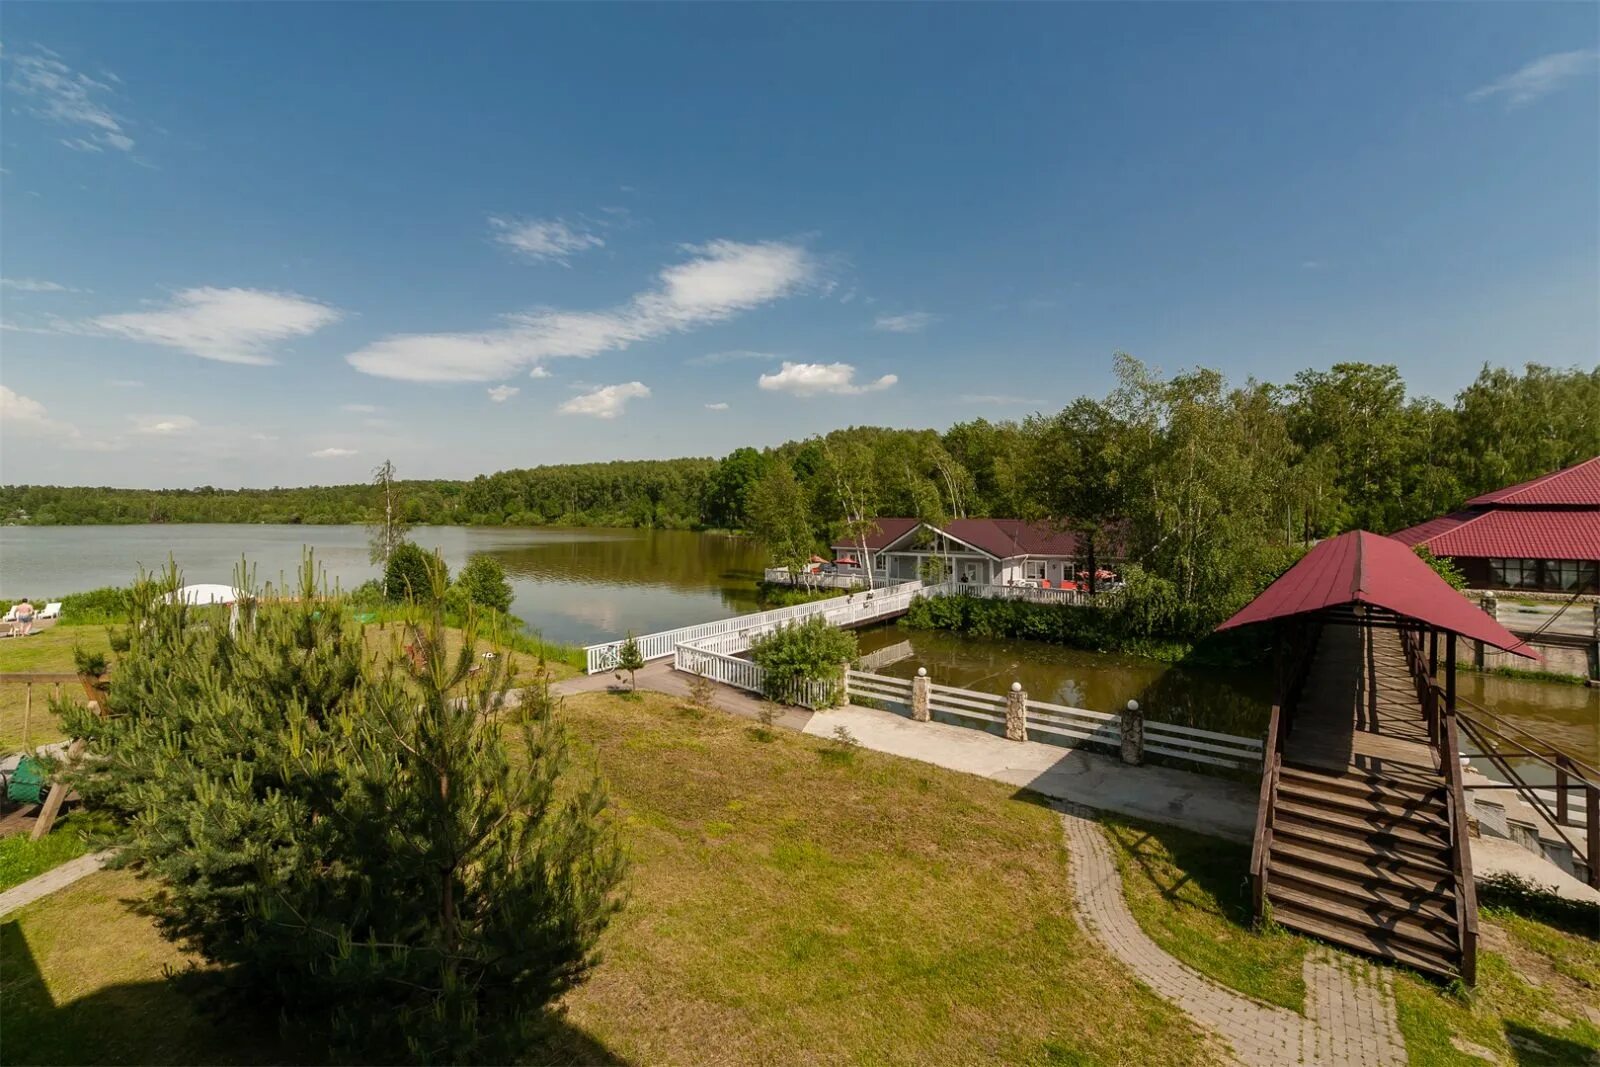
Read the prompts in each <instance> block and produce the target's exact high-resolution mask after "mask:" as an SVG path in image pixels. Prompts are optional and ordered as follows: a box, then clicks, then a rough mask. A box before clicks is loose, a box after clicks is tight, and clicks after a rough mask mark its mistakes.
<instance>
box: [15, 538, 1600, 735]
mask: <svg viewBox="0 0 1600 1067" xmlns="http://www.w3.org/2000/svg"><path fill="white" fill-rule="evenodd" d="M412 537H413V539H414V540H415V541H416V542H417V543H418V544H419V545H422V546H423V547H424V548H430V549H431V548H435V547H436V548H438V549H440V550H441V551H442V552H443V554H444V558H445V561H446V562H447V563H448V564H449V566H450V569H451V572H452V573H454V572H456V571H458V570H459V569H460V568H461V566H462V564H464V563H465V562H466V561H467V559H468V558H470V557H471V556H473V555H476V554H479V553H482V554H485V555H489V556H492V557H493V558H495V559H496V560H498V561H499V562H500V564H501V566H503V567H504V568H505V569H506V574H507V576H508V577H509V578H510V579H511V584H512V589H513V591H514V596H515V599H514V601H513V603H512V608H511V610H512V612H513V613H514V614H516V615H517V616H518V617H520V618H522V619H523V620H525V621H526V622H527V623H528V624H529V625H530V626H531V627H533V628H535V629H537V630H539V631H540V632H541V633H543V634H544V636H545V637H546V638H547V639H549V640H551V641H560V642H563V643H567V644H576V645H586V644H595V643H597V642H600V641H609V640H614V639H616V638H618V637H621V636H623V635H624V634H625V633H627V632H628V631H629V630H632V631H633V632H634V633H636V634H646V633H653V632H655V631H658V630H667V629H671V628H673V627H676V626H685V625H688V624H690V623H696V622H705V621H708V620H711V619H720V618H727V617H729V616H732V615H738V614H742V613H744V612H748V611H755V610H758V608H759V607H760V605H759V603H758V602H757V598H756V582H757V581H758V580H759V579H760V577H761V568H762V566H763V565H764V564H765V562H766V553H765V552H764V551H763V550H762V548H761V547H760V546H759V545H756V544H755V543H754V542H752V541H750V540H749V539H747V538H742V537H733V536H729V535H726V534H709V533H691V532H687V531H680V530H608V529H555V528H549V527H540V528H507V527H457V526H424V527H418V528H417V529H416V530H414V531H412ZM303 546H309V547H311V548H312V549H314V550H315V551H316V555H317V560H318V562H319V563H320V565H321V566H322V567H324V568H325V569H326V572H327V575H328V578H329V580H330V581H338V582H339V583H340V584H341V585H342V586H343V587H345V588H347V589H348V588H350V587H352V586H354V585H357V584H359V583H361V582H364V581H366V580H367V579H369V578H374V577H377V575H378V568H376V567H374V566H372V565H371V564H369V563H368V562H367V535H366V531H365V529H363V528H362V527H359V526H204V525H164V526H0V598H6V599H14V598H16V597H20V596H29V597H33V598H35V599H36V600H40V601H42V600H43V599H44V598H46V597H54V598H59V597H60V596H61V595H62V594H65V593H73V592H82V591H83V590H86V589H94V588H97V587H99V586H105V585H126V584H127V583H128V582H129V581H130V580H132V578H133V577H134V574H135V573H136V571H137V569H138V567H139V566H140V565H141V564H142V565H143V566H145V567H147V568H156V567H160V566H162V565H164V564H165V563H166V560H167V557H168V555H169V554H170V555H171V556H172V557H173V558H174V559H176V560H177V562H178V564H179V565H180V566H181V567H182V568H183V571H184V578H185V580H186V581H189V582H221V583H227V582H230V581H231V580H232V575H233V567H234V565H235V564H236V563H237V562H238V560H239V557H240V556H241V555H243V556H245V557H247V558H248V559H249V560H250V561H251V562H253V563H255V564H256V565H257V568H258V569H257V577H258V578H259V579H260V580H263V581H265V580H272V581H274V582H276V581H278V580H279V578H280V576H281V575H285V574H290V573H292V572H293V570H294V568H295V567H297V566H298V565H299V562H300V554H301V550H302V547H303ZM900 642H910V646H911V648H910V651H911V653H912V654H911V656H910V657H909V658H906V659H902V660H900V661H899V662H897V663H895V664H893V665H892V666H890V667H887V668H884V669H885V671H886V672H887V673H891V674H899V675H901V676H905V677H909V676H910V675H911V674H913V673H915V670H916V668H917V667H918V666H926V667H927V668H928V673H929V674H930V675H931V676H932V677H933V678H934V679H935V680H936V681H938V682H941V683H943V684H945V685H957V686H963V687H965V688H970V689H979V690H984V691H987V692H993V693H1001V692H1004V691H1005V690H1006V689H1007V688H1008V687H1009V686H1010V684H1011V682H1012V681H1020V682H1022V684H1023V686H1024V687H1025V688H1026V689H1027V690H1028V692H1029V693H1030V694H1032V695H1034V696H1035V697H1037V698H1038V699H1040V700H1045V701H1049V702H1051V703H1058V704H1067V705H1070V706H1073V707H1081V708H1090V709H1094V710H1097V711H1115V710H1118V709H1120V708H1121V707H1122V706H1123V705H1124V704H1126V703H1127V701H1128V700H1129V699H1130V698H1131V699H1137V700H1138V701H1139V702H1140V704H1141V705H1143V706H1144V708H1145V709H1146V712H1147V713H1148V714H1149V716H1150V717H1151V718H1153V719H1160V720H1162V721H1164V722H1174V723H1179V724H1187V725H1193V726H1200V727H1204V728H1208V729H1214V730H1223V731H1227V732H1230V733H1241V734H1260V733H1261V732H1262V731H1263V730H1264V729H1265V727H1266V721H1267V714H1268V711H1269V709H1270V705H1271V700H1270V693H1269V691H1268V688H1267V685H1268V683H1267V673H1268V672H1264V671H1218V670H1191V669H1187V668H1182V667H1170V666H1168V665H1166V664H1162V663H1157V662H1155V661H1153V660H1146V659H1141V658H1139V657H1137V656H1125V655H1119V654H1115V653H1100V652H1087V651H1082V650H1079V649H1072V648H1063V647H1060V646H1057V645H1046V644H1039V643H1037V642H1031V641H1015V640H1013V641H1006V640H988V639H983V638H975V637H966V636H958V635H954V634H948V633H939V632H929V631H907V630H902V629H899V628H898V627H895V626H892V625H891V626H884V627H877V628H874V629H872V630H867V631H863V632H862V634H861V642H860V643H861V648H862V651H863V652H871V651H874V650H877V649H880V648H883V647H885V646H888V645H893V644H897V643H900ZM1461 692H1462V695H1463V696H1465V697H1467V698H1468V699H1470V700H1473V701H1475V702H1477V703H1479V704H1482V705H1484V706H1486V707H1489V708H1493V709H1495V710H1497V711H1498V712H1500V713H1501V714H1503V715H1506V716H1507V717H1510V718H1513V719H1515V720H1517V721H1519V722H1521V723H1522V724H1523V725H1524V726H1526V727H1527V728H1528V729H1530V730H1533V731H1535V732H1536V733H1538V734H1540V735H1541V736H1543V737H1546V738H1548V739H1549V740H1550V741H1552V742H1553V743H1555V744H1557V745H1559V746H1560V747H1562V748H1564V749H1566V750H1567V751H1569V752H1572V753H1573V754H1574V755H1576V756H1578V757H1580V758H1583V759H1587V760H1589V761H1590V762H1600V689H1585V688H1583V687H1582V686H1570V685H1559V684H1552V683H1548V682H1532V681H1524V680H1520V679H1507V678H1500V677H1496V676H1493V675H1478V674H1473V673H1471V672H1466V673H1464V674H1463V675H1462V677H1461Z"/></svg>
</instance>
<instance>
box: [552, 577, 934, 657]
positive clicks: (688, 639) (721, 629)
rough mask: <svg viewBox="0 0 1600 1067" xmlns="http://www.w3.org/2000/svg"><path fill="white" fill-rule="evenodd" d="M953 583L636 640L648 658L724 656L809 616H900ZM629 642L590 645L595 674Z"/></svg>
mask: <svg viewBox="0 0 1600 1067" xmlns="http://www.w3.org/2000/svg"><path fill="white" fill-rule="evenodd" d="M947 584H952V583H934V584H932V585H926V584H924V583H923V582H901V583H899V584H898V585H891V586H886V587H884V588H882V589H873V590H864V591H859V592H854V593H848V594H846V595H844V596H836V597H829V598H828V599H826V600H813V601H811V602H810V603H806V604H794V605H791V606H789V607H786V608H775V609H773V610H772V611H759V612H756V613H754V614H751V615H736V616H734V617H733V618H731V619H717V620H715V621H713V622H702V623H697V624H696V625H694V626H680V627H678V628H677V629H675V630H662V631H660V632H659V633H653V634H645V635H644V636H643V637H635V638H634V639H633V641H634V644H636V645H638V646H639V651H640V653H641V654H642V655H643V656H644V658H645V661H646V662H650V661H651V660H658V659H666V658H667V657H669V656H672V655H675V654H676V652H677V648H678V646H679V645H696V646H703V647H706V648H710V649H712V650H714V651H716V652H720V653H723V654H725V655H731V654H734V653H738V652H744V651H747V650H748V649H749V648H750V646H751V644H752V643H753V642H754V641H755V640H756V638H758V637H763V636H765V635H767V634H770V633H772V632H773V631H774V630H777V629H778V628H779V627H783V626H789V625H791V624H793V623H796V622H803V621H805V620H806V619H810V618H815V617H819V616H820V617H821V618H823V619H825V620H827V622H828V624H829V625H831V626H846V627H850V626H866V625H868V624H870V623H875V622H883V621H884V620H886V619H894V618H899V617H900V616H901V615H904V614H905V613H906V610H907V609H908V608H910V607H911V602H912V601H913V600H915V599H916V598H917V597H918V596H928V595H933V594H936V593H938V592H941V591H943V587H944V585H947ZM624 643H625V642H624V641H607V642H605V643H604V644H599V645H590V646H589V647H587V648H585V649H584V650H583V651H584V657H585V661H586V662H585V667H586V668H587V670H588V673H590V674H600V673H603V672H605V671H611V670H615V669H616V667H617V655H618V653H620V652H621V650H622V646H623V644H624Z"/></svg>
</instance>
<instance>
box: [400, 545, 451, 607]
mask: <svg viewBox="0 0 1600 1067" xmlns="http://www.w3.org/2000/svg"><path fill="white" fill-rule="evenodd" d="M449 581H450V572H449V569H448V568H446V567H445V565H444V560H443V559H441V558H440V557H439V556H437V555H433V554H430V553H427V552H424V551H423V550H422V549H420V548H418V547H417V546H416V545H414V544H412V543H411V542H410V541H407V542H405V543H404V544H402V545H400V547H398V548H396V549H395V550H394V551H393V552H391V553H390V554H389V563H388V565H387V566H385V567H384V568H383V592H384V595H385V596H387V597H388V598H389V599H390V600H391V601H393V602H395V603H396V604H399V603H402V602H404V601H407V600H414V601H416V602H417V603H419V604H430V603H432V602H433V601H434V599H435V598H436V597H437V596H438V595H439V593H438V592H436V590H438V591H442V590H443V589H444V588H445V586H446V585H448V584H449Z"/></svg>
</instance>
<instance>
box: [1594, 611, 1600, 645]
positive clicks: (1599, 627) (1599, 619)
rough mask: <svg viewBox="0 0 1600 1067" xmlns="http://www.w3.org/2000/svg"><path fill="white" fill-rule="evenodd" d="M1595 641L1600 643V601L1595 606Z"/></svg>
mask: <svg viewBox="0 0 1600 1067" xmlns="http://www.w3.org/2000/svg"><path fill="white" fill-rule="evenodd" d="M1594 639H1595V640H1596V641H1600V601H1596V602H1595V605H1594Z"/></svg>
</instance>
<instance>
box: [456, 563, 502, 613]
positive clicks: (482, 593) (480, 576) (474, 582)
mask: <svg viewBox="0 0 1600 1067" xmlns="http://www.w3.org/2000/svg"><path fill="white" fill-rule="evenodd" d="M456 585H457V586H458V587H460V589H461V590H462V591H463V592H464V593H465V594H466V598H467V600H468V601H470V602H471V603H473V604H476V605H478V606H479V607H481V608H492V609H494V610H495V611H498V612H502V613H504V612H508V611H510V610H511V583H510V582H508V581H506V571H505V568H504V567H502V566H500V563H499V561H498V560H496V559H495V558H494V557H493V556H483V555H478V556H473V557H472V558H471V559H470V560H468V561H467V565H466V566H465V567H463V568H461V574H460V575H458V576H457V578H456Z"/></svg>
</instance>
